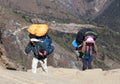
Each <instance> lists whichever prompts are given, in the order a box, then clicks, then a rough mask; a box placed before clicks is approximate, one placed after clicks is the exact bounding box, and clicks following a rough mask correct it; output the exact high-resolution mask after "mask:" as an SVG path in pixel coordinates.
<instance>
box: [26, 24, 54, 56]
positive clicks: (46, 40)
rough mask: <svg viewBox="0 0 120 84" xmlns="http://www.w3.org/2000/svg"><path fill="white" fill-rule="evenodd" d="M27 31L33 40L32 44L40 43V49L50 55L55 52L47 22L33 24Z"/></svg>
mask: <svg viewBox="0 0 120 84" xmlns="http://www.w3.org/2000/svg"><path fill="white" fill-rule="evenodd" d="M27 31H28V33H29V38H30V41H31V42H30V44H31V43H32V45H33V44H36V45H38V46H39V48H38V51H40V52H41V53H43V54H45V53H46V55H49V54H51V53H52V52H53V50H54V46H53V45H52V39H51V38H50V37H49V35H48V25H47V24H32V25H30V26H29V27H28V29H27ZM34 41H35V42H34ZM41 53H39V54H41ZM41 56H42V54H41Z"/></svg>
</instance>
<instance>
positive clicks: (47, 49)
mask: <svg viewBox="0 0 120 84" xmlns="http://www.w3.org/2000/svg"><path fill="white" fill-rule="evenodd" d="M36 38H37V39H38V40H39V42H38V43H37V45H38V55H39V56H47V55H49V54H51V53H52V52H53V51H54V46H53V45H51V44H52V40H51V39H50V37H49V36H48V35H46V36H43V37H36Z"/></svg>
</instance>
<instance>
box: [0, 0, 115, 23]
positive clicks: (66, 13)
mask: <svg viewBox="0 0 120 84" xmlns="http://www.w3.org/2000/svg"><path fill="white" fill-rule="evenodd" d="M0 1H1V4H4V5H7V6H8V7H9V8H12V9H13V11H15V12H17V13H22V14H26V15H29V16H31V15H32V17H41V18H43V19H46V20H56V21H59V22H63V21H64V22H71V21H72V22H80V21H83V20H87V19H93V18H95V17H96V16H98V15H99V14H100V13H102V12H103V11H104V9H106V8H107V6H108V5H109V4H110V3H111V2H112V1H113V0H31V1H29V0H0Z"/></svg>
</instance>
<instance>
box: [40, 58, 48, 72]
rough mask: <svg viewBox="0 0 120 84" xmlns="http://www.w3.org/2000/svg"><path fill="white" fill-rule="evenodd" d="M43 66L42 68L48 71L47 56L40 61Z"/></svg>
mask: <svg viewBox="0 0 120 84" xmlns="http://www.w3.org/2000/svg"><path fill="white" fill-rule="evenodd" d="M39 62H40V64H41V66H42V70H43V71H44V72H46V73H48V68H47V58H45V59H43V60H40V61H39Z"/></svg>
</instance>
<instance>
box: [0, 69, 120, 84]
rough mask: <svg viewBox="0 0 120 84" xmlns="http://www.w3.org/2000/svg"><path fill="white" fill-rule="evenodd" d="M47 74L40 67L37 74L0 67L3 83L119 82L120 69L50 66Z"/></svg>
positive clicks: (109, 83) (62, 83)
mask: <svg viewBox="0 0 120 84" xmlns="http://www.w3.org/2000/svg"><path fill="white" fill-rule="evenodd" d="M48 69H49V73H48V74H45V73H43V72H42V71H41V69H40V68H39V69H38V73H37V74H33V73H31V71H28V72H21V71H8V70H3V69H0V83H1V84H8V83H9V84H13V83H15V84H50V83H51V84H56V83H57V84H114V83H115V84H119V83H120V69H116V70H115V69H114V70H110V71H102V70H101V69H94V70H87V71H79V70H77V69H63V68H53V67H49V68H48Z"/></svg>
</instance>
